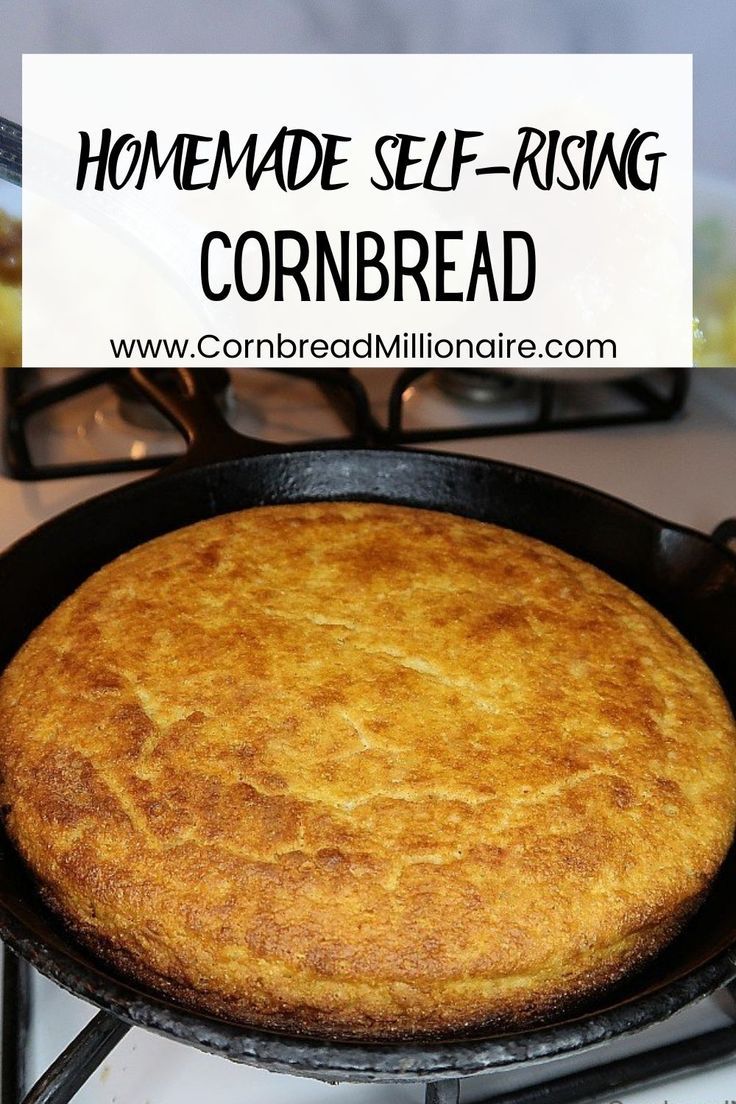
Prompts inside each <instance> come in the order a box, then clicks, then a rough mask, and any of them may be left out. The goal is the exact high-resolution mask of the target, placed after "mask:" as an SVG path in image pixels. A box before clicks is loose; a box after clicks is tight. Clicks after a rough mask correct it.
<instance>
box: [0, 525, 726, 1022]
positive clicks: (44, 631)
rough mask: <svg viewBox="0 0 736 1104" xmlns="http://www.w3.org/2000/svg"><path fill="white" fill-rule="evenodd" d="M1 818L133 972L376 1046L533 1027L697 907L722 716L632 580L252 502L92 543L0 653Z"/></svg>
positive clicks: (209, 999) (472, 530)
mask: <svg viewBox="0 0 736 1104" xmlns="http://www.w3.org/2000/svg"><path fill="white" fill-rule="evenodd" d="M0 758H1V761H2V776H3V781H2V795H1V796H2V802H3V804H4V806H5V808H6V820H7V827H8V830H9V833H10V835H11V837H12V839H13V840H14V842H15V844H16V846H17V848H18V849H19V851H20V853H21V855H22V856H23V858H24V859H25V861H26V862H27V864H28V865H29V866H30V868H31V870H32V871H33V873H34V874H35V876H36V878H37V880H38V882H39V884H40V886H41V888H42V892H43V894H44V896H45V898H46V900H47V901H48V902H49V904H50V905H51V906H52V908H53V909H54V910H55V911H56V912H57V913H58V914H59V915H60V916H61V917H63V919H64V920H65V921H66V923H67V924H68V925H69V926H70V927H71V928H72V929H73V931H74V932H75V933H76V935H77V937H78V939H79V940H80V941H81V942H82V943H84V944H85V945H87V946H88V947H90V948H91V949H92V950H93V951H95V952H96V953H97V954H98V955H99V956H100V957H102V958H103V959H105V960H106V961H108V962H110V963H112V964H113V966H114V967H116V968H117V969H118V970H119V971H120V972H122V973H123V974H125V975H126V976H129V977H132V978H134V979H137V980H138V981H139V982H141V983H143V984H144V985H146V986H149V987H150V988H153V989H155V990H158V991H160V992H163V993H165V994H167V995H168V996H170V997H172V998H173V999H175V1000H176V1001H179V1002H181V1003H183V1004H186V1005H188V1006H191V1007H193V1008H196V1009H200V1010H204V1011H207V1012H210V1013H214V1014H215V1015H217V1016H221V1017H225V1018H228V1019H231V1020H235V1021H242V1022H246V1023H249V1024H253V1025H260V1026H265V1027H270V1028H276V1029H282V1030H288V1031H302V1032H307V1033H313V1034H321V1035H329V1036H333V1037H337V1038H366V1039H382V1038H383V1039H386V1038H393V1037H402V1038H410V1037H420V1036H423V1035H432V1034H439V1033H448V1032H458V1031H462V1030H465V1029H467V1028H474V1027H478V1026H479V1025H489V1026H492V1027H494V1028H496V1027H501V1028H510V1027H514V1026H520V1025H522V1024H528V1023H533V1022H537V1021H539V1020H540V1019H543V1018H545V1017H549V1016H552V1015H555V1014H557V1013H558V1012H560V1011H562V1010H565V1009H567V1008H569V1007H570V1006H571V1005H572V1004H574V1003H575V1002H579V1001H580V1000H581V999H582V998H584V997H585V996H586V995H588V994H590V993H591V992H593V991H594V990H597V989H599V988H601V987H604V986H606V985H609V984H611V983H612V982H614V981H616V980H617V979H618V978H620V977H621V976H623V975H624V974H625V973H627V972H628V971H630V970H632V969H633V968H635V967H637V966H638V965H640V964H641V963H643V962H644V961H646V960H647V959H648V958H650V957H651V956H652V955H653V954H655V953H656V952H657V951H658V950H659V949H660V947H662V946H663V944H664V943H666V942H667V941H668V940H669V939H671V938H672V937H673V935H674V934H675V933H676V932H677V931H678V930H679V928H680V927H681V925H682V924H683V923H684V922H685V920H686V919H687V917H688V916H689V915H690V913H691V912H692V911H693V909H694V908H695V907H696V906H697V903H698V902H699V900H700V899H701V898H702V895H703V893H704V892H705V891H706V889H707V887H708V884H709V883H710V881H711V880H712V878H713V876H714V875H715V873H716V871H717V869H718V867H719V865H720V863H721V862H722V860H723V857H724V855H725V853H726V851H727V849H728V846H729V844H730V841H731V837H732V834H733V830H734V821H735V820H736V735H735V728H734V721H733V718H732V716H731V713H730V711H729V709H728V706H727V705H726V702H725V700H724V697H723V694H722V692H721V690H720V688H719V686H718V685H717V683H716V680H715V679H714V677H713V675H712V674H711V673H710V671H709V670H708V668H707V667H706V666H705V664H704V663H703V661H702V660H701V659H700V657H699V656H698V655H697V653H696V652H695V651H694V650H693V649H692V647H691V646H690V645H689V644H688V643H687V642H686V641H685V640H684V638H683V637H682V636H681V635H680V634H679V633H678V632H677V631H676V630H675V629H674V628H673V626H672V625H671V624H670V623H669V622H668V621H666V620H665V619H664V618H663V617H662V616H661V615H660V614H659V613H657V612H656V611H655V610H654V609H653V608H652V607H650V606H649V605H648V604H647V603H646V602H644V601H643V600H642V599H641V598H639V597H638V596H637V595H635V594H634V593H632V592H631V591H629V590H628V589H626V588H625V587H623V586H622V585H620V584H619V583H617V582H615V581H614V580H613V579H611V578H609V577H608V576H607V575H605V574H603V573H602V572H601V571H599V570H597V569H596V568H594V567H591V566H590V565H588V564H586V563H583V562H581V561H579V560H576V559H574V558H573V557H571V556H569V555H567V554H565V553H563V552H561V551H559V550H557V549H556V548H553V547H551V546H548V545H545V544H543V543H541V542H539V541H535V540H532V539H530V538H528V537H524V536H521V535H519V534H517V533H514V532H511V531H509V530H505V529H501V528H499V527H496V526H493V525H486V524H481V523H479V522H474V521H470V520H467V519H465V518H459V517H455V516H453V515H448V514H439V513H435V512H431V511H424V510H413V509H408V508H403V507H396V506H382V505H377V504H368V503H322V504H309V505H292V506H277V507H263V508H257V509H251V510H247V511H242V512H238V513H233V514H228V515H224V516H220V517H216V518H213V519H211V520H208V521H204V522H201V523H199V524H197V525H194V526H191V527H189V528H186V529H181V530H178V531H176V532H173V533H170V534H168V535H166V536H164V537H161V538H159V539H157V540H154V541H152V542H150V543H148V544H145V545H141V546H140V547H138V548H136V549H134V550H133V551H132V552H130V553H127V554H126V555H124V556H122V557H120V558H119V559H117V560H115V561H114V562H113V563H111V564H109V565H107V566H106V567H104V568H103V569H102V570H101V571H99V572H98V573H97V574H96V575H94V576H92V577H91V578H90V579H88V580H87V581H86V582H85V583H84V584H83V585H82V586H81V587H80V588H79V590H78V591H77V592H76V593H75V594H73V595H72V596H71V597H70V598H69V599H67V600H66V601H65V602H64V603H63V604H62V605H61V606H60V607H59V609H58V610H56V611H55V612H54V613H53V614H52V615H51V617H49V618H48V619H47V620H46V621H45V622H44V623H43V624H42V625H41V626H40V627H39V628H38V629H37V630H36V632H34V634H33V635H32V636H31V638H30V639H29V641H28V642H27V643H26V644H25V645H24V647H23V648H22V649H21V651H20V652H19V654H18V655H17V656H16V657H15V659H14V660H13V661H12V663H11V664H10V666H9V667H8V669H7V670H6V672H5V673H4V675H3V676H2V679H0Z"/></svg>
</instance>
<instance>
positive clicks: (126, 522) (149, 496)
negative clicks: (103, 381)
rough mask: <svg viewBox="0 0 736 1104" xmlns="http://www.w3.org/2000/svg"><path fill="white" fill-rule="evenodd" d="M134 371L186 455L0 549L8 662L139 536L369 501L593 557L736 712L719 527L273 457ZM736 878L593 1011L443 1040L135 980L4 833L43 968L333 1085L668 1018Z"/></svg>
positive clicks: (461, 465)
mask: <svg viewBox="0 0 736 1104" xmlns="http://www.w3.org/2000/svg"><path fill="white" fill-rule="evenodd" d="M201 371H206V369H205V370H200V372H201ZM134 378H135V379H136V382H137V384H138V386H140V387H141V388H143V389H144V390H145V391H146V393H147V394H148V395H149V397H150V398H151V399H153V401H154V402H155V403H156V404H157V405H158V406H159V407H160V408H161V409H162V410H164V412H168V416H169V417H170V418H171V419H172V420H173V421H174V422H175V424H176V425H177V426H178V428H179V429H180V430H181V431H182V433H183V434H184V436H185V437H186V438H187V440H188V441H189V444H190V448H189V451H188V453H187V456H186V457H185V458H184V460H183V461H182V462H179V463H178V464H177V465H175V466H174V467H173V468H171V469H168V470H167V471H166V472H165V473H163V474H160V475H157V476H155V477H153V478H150V479H145V480H143V481H142V482H139V483H134V484H130V485H128V486H126V487H123V488H122V489H120V490H116V491H113V492H112V493H110V494H106V495H103V496H102V497H100V498H95V499H92V500H91V501H89V502H86V503H84V504H83V505H81V506H78V507H76V508H74V509H72V510H69V511H68V512H67V513H64V514H62V515H60V516H59V517H56V518H53V519H52V520H51V521H49V522H47V523H46V524H45V525H42V526H41V527H40V528H39V529H37V530H36V531H35V532H33V533H31V534H30V535H29V536H27V537H25V538H24V539H23V540H21V541H19V542H18V543H17V544H16V545H14V546H13V547H12V548H10V549H9V550H8V551H7V552H6V553H5V554H4V555H3V556H2V557H0V601H1V603H2V622H1V624H0V666H4V665H5V664H6V663H7V662H8V661H9V659H10V658H11V656H12V655H13V654H14V653H15V651H16V650H17V649H18V647H19V646H20V645H21V644H22V642H23V641H24V640H25V638H26V637H27V636H28V634H29V633H30V632H31V630H32V629H33V628H34V627H35V626H36V625H38V624H39V622H40V621H41V620H42V619H43V618H44V617H46V616H47V614H49V613H50V612H51V611H52V610H53V609H54V608H55V607H56V606H57V605H58V604H59V602H60V601H61V600H62V599H63V598H64V597H66V595H68V594H69V593H70V592H71V591H72V590H73V589H74V588H75V587H76V586H78V585H79V583H81V582H82V580H83V579H85V578H87V576H88V575H90V574H91V573H92V572H93V571H95V570H96V569H97V568H99V567H101V566H102V565H103V564H105V563H107V562H108V561H109V560H110V559H112V558H113V557H115V556H117V555H118V554H119V553H121V552H125V551H126V550H127V549H130V548H132V547H134V546H135V545H137V544H140V543H141V542H142V541H146V540H149V539H150V538H152V537H155V536H158V535H159V534H161V533H165V532H168V531H169V530H172V529H176V528H178V527H180V526H183V525H188V524H190V523H192V522H195V521H198V520H200V519H201V518H205V517H211V516H212V515H215V514H220V513H224V512H227V511H229V510H235V509H240V508H244V507H249V506H255V505H261V504H264V503H283V502H301V501H310V500H311V501H314V500H328V499H362V500H370V501H378V502H393V503H402V504H405V505H410V506H418V507H430V508H432V509H435V510H445V511H450V512H453V513H457V514H461V515H464V516H466V517H471V518H477V519H480V520H481V521H493V522H498V523H500V524H501V525H506V526H509V527H511V528H513V529H516V530H518V531H520V532H522V533H528V534H531V535H532V536H535V537H539V538H541V539H542V540H545V541H549V542H550V543H552V544H554V545H557V546H559V547H560V548H563V549H565V550H566V551H567V552H571V553H573V554H574V555H577V556H580V557H582V558H583V559H585V560H589V561H590V562H591V563H594V564H596V565H598V566H599V567H601V568H603V569H604V570H605V571H607V572H609V573H610V574H611V575H613V576H614V577H615V578H617V579H620V580H621V581H622V582H624V583H626V584H627V585H628V586H630V587H632V588H633V589H634V590H636V591H638V592H639V593H640V594H642V595H643V596H644V597H645V598H646V599H648V600H649V601H650V602H652V603H653V604H654V605H655V606H657V607H658V608H659V609H660V610H662V612H663V613H664V614H665V615H666V616H667V617H669V618H670V619H671V620H672V621H673V622H674V623H675V624H676V625H677V626H678V628H679V629H680V630H681V631H682V632H684V634H685V635H686V636H687V637H689V639H690V640H691V641H692V642H693V644H694V645H695V646H696V647H697V648H698V649H699V650H700V651H701V653H702V654H703V656H704V657H705V659H706V660H707V661H708V663H709V664H710V665H711V667H712V668H713V670H714V671H715V673H716V675H717V676H718V678H719V679H720V681H721V683H722V685H723V687H724V689H725V691H726V693H727V694H728V696H729V698H730V701H731V705H732V707H736V557H734V556H733V555H732V554H731V553H730V552H728V551H727V550H726V549H725V548H723V547H721V546H720V545H719V544H718V543H717V541H715V540H714V539H713V538H709V537H706V536H703V535H702V534H700V533H697V532H694V531H691V530H687V529H684V528H682V527H681V526H677V525H672V524H670V523H668V522H665V521H662V520H660V519H658V518H656V517H653V516H651V515H649V514H646V513H643V512H642V511H641V510H637V509H634V508H633V507H631V506H629V505H627V504H625V503H623V502H620V501H618V500H617V499H614V498H610V497H608V496H606V495H603V494H599V493H598V492H595V491H592V490H589V489H588V488H585V487H582V486H579V485H578V484H575V483H570V482H567V481H565V480H562V479H557V478H554V477H552V476H549V475H544V474H542V473H540V472H535V471H530V470H527V469H525V468H519V467H514V466H512V465H509V464H502V463H496V462H490V461H486V460H478V459H473V458H469V457H463V456H455V455H450V454H447V453H431V452H410V451H407V452H399V451H381V450H366V449H357V448H320V449H318V450H314V449H310V450H304V451H296V452H291V453H284V452H283V451H275V450H274V449H273V447H272V446H258V445H257V444H255V443H254V442H252V441H246V440H245V439H244V438H242V437H239V436H238V435H237V434H235V433H234V432H233V431H232V430H230V429H229V428H227V427H226V426H225V423H224V421H223V420H222V419H221V417H220V416H219V414H218V412H217V411H216V409H215V408H214V407H213V406H212V405H208V404H207V403H206V402H205V401H204V399H205V396H204V395H203V394H202V378H201V376H200V375H199V374H198V372H196V371H193V370H187V369H179V370H178V381H179V388H180V393H179V394H176V395H174V394H173V393H172V392H170V391H167V390H165V389H163V388H162V387H161V385H160V384H158V383H157V382H156V381H155V380H154V379H152V378H149V377H148V376H146V374H145V373H143V372H142V371H137V372H136V373H135V374H134ZM257 453H260V454H257ZM479 582H480V584H481V585H482V580H479ZM49 676H50V677H53V672H49ZM693 739H694V740H697V733H696V732H694V733H693ZM735 887H736V853H735V852H734V849H732V852H731V854H730V855H729V857H728V859H727V861H726V863H725V865H724V867H723V870H722V872H721V874H720V875H719V877H718V879H717V882H716V883H715V885H714V886H713V889H712V891H711V893H710V895H709V897H708V900H707V901H706V903H705V905H704V906H703V908H702V909H701V911H700V912H699V914H698V915H697V916H696V918H695V919H694V920H693V921H692V923H691V924H690V925H689V926H688V928H687V930H686V932H685V933H684V934H683V935H682V936H681V937H680V938H679V939H678V940H677V942H676V943H675V944H673V945H672V946H671V947H670V948H669V949H668V950H667V951H665V953H663V954H662V955H660V956H659V957H658V958H657V960H656V961H655V962H654V963H653V964H652V965H651V966H650V967H649V968H648V969H647V970H646V971H645V972H643V973H640V974H638V975H637V976H636V977H635V978H633V979H630V980H629V981H628V982H627V983H626V984H625V985H624V986H620V987H619V988H618V989H616V990H615V991H608V992H606V993H604V994H602V995H601V996H600V997H599V998H597V1000H596V1001H595V1002H593V1004H592V1005H589V1006H588V1009H587V1011H586V1012H585V1013H584V1014H582V1013H581V1014H578V1015H576V1016H574V1017H572V1018H567V1019H565V1020H564V1021H561V1022H552V1023H549V1024H546V1025H544V1026H542V1027H539V1028H537V1029H534V1030H525V1031H522V1032H516V1033H514V1034H509V1035H504V1036H499V1035H490V1034H488V1033H484V1032H483V1031H482V1030H480V1031H474V1032H469V1033H468V1034H466V1035H464V1036H463V1037H457V1036H455V1037H452V1038H446V1039H442V1040H438V1041H430V1042H426V1041H419V1042H418V1041H408V1042H400V1041H397V1042H394V1043H390V1044H380V1045H376V1044H370V1043H365V1044H363V1043H355V1042H350V1043H341V1042H334V1041H330V1040H328V1039H321V1038H308V1037H304V1036H302V1037H296V1036H294V1037H291V1036H287V1035H285V1034H278V1033H272V1032H267V1031H263V1030H255V1029H251V1028H248V1027H243V1026H238V1025H234V1024H230V1023H227V1022H223V1021H221V1020H217V1019H215V1018H212V1017H208V1016H204V1015H201V1014H199V1013H193V1012H191V1011H189V1010H187V1009H186V1008H183V1007H180V1006H177V1005H174V1004H172V1003H171V1002H169V1001H167V1000H165V999H163V998H161V997H158V996H156V995H155V994H153V993H150V992H147V991H144V990H142V989H139V988H138V987H136V986H134V985H132V984H130V983H128V982H126V981H125V980H123V979H122V978H120V977H118V976H117V975H116V974H115V973H114V972H113V971H112V970H111V969H110V968H108V967H107V966H105V965H104V964H102V963H100V962H98V961H97V960H96V959H95V958H94V957H92V956H91V955H90V954H88V953H87V952H86V951H85V950H83V949H81V948H80V947H79V946H77V945H76V944H75V943H74V941H73V940H72V939H71V938H70V937H69V936H68V935H67V934H66V933H65V932H64V931H63V930H62V929H61V928H60V926H59V925H58V924H57V923H56V922H55V921H54V919H53V918H52V917H51V916H50V915H49V913H48V912H47V911H46V909H45V908H44V907H43V906H42V904H41V903H40V902H39V900H38V897H37V895H36V893H35V892H34V889H33V885H32V881H31V880H30V879H29V877H28V876H27V874H26V873H25V871H24V870H23V868H22V866H21V864H20V863H19V861H18V860H17V858H16V857H15V855H14V853H13V850H12V847H11V846H10V844H9V842H8V840H7V838H6V837H5V835H4V834H0V931H1V932H2V935H3V937H4V938H5V940H6V941H7V942H8V944H9V945H10V946H11V947H12V948H13V950H14V951H16V952H17V953H18V954H20V955H22V956H24V957H25V958H27V959H28V960H30V961H31V962H32V963H33V965H34V966H35V967H36V968H37V969H39V970H40V971H41V972H42V973H44V974H46V975H47V976H49V977H50V978H53V979H54V981H56V982H58V983H59V984H60V985H62V986H64V987H65V988H67V989H69V990H71V991H72V992H73V993H75V994H77V995H78V996H80V997H84V998H86V999H87V1000H89V1001H91V1002H92V1003H93V1004H96V1005H98V1006H99V1007H100V1008H103V1009H106V1010H107V1011H109V1012H111V1013H113V1014H114V1015H116V1016H118V1017H120V1018H121V1019H122V1020H124V1021H127V1022H128V1023H131V1024H135V1025H139V1026H142V1027H147V1028H150V1029H152V1030H154V1031H158V1032H160V1033H162V1034H164V1035H168V1036H170V1037H174V1038H176V1039H179V1040H181V1041H183V1042H187V1043H191V1044H193V1045H195V1046H198V1047H200V1048H203V1049H205V1050H209V1051H213V1052H215V1053H218V1054H221V1055H224V1056H227V1057H228V1058H231V1059H234V1060H236V1061H241V1062H250V1063H254V1064H257V1065H259V1066H263V1067H265V1068H267V1069H271V1070H276V1071H280V1072H290V1073H301V1074H306V1075H311V1076H316V1077H322V1078H330V1079H336V1080H354V1081H359V1080H363V1081H389V1080H392V1081H395V1080H409V1081H415V1080H436V1079H439V1078H442V1077H443V1076H445V1077H447V1076H454V1077H460V1076H465V1075H468V1074H472V1073H478V1072H481V1071H484V1070H488V1069H491V1068H496V1067H500V1066H507V1065H511V1064H514V1063H517V1062H520V1061H528V1060H532V1059H540V1058H547V1057H553V1056H556V1055H562V1054H565V1053H569V1052H570V1051H573V1050H579V1049H581V1048H583V1047H588V1046H592V1045H595V1044H597V1043H601V1042H604V1041H605V1040H608V1039H610V1038H613V1037H615V1036H618V1035H622V1034H626V1033H630V1032H634V1031H637V1030H639V1029H640V1028H642V1027H645V1026H647V1025H649V1024H651V1023H654V1022H656V1021H660V1020H663V1019H665V1018H667V1017H668V1016H670V1015H672V1013H674V1012H676V1011H677V1010H678V1009H680V1008H682V1007H683V1006H684V1005H686V1004H689V1003H690V1002H692V1001H694V1000H697V999H698V998H700V997H703V996H705V995H707V994H708V993H710V992H712V991H713V990H714V989H716V988H717V987H719V986H721V985H723V984H725V983H726V982H729V981H731V980H733V979H734V978H736V912H735V910H734V908H733V900H734V889H735Z"/></svg>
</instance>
